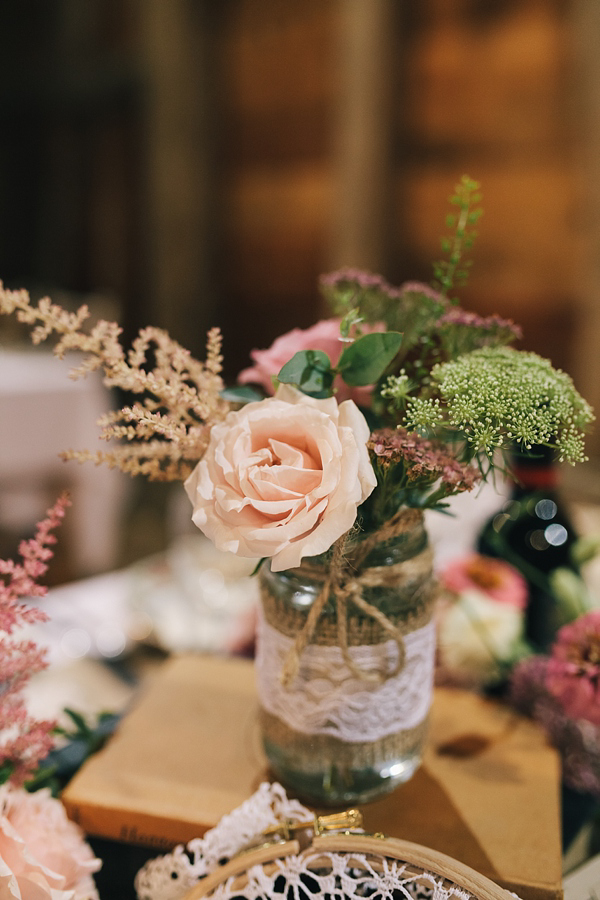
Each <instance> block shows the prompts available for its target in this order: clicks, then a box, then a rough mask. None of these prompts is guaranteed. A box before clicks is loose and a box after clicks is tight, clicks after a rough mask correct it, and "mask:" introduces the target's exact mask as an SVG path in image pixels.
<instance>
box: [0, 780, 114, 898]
mask: <svg viewBox="0 0 600 900" xmlns="http://www.w3.org/2000/svg"><path fill="white" fill-rule="evenodd" d="M0 803H1V806H0V809H1V813H0V897H2V898H6V900H13V898H14V900H98V892H97V891H96V887H95V885H94V880H93V878H92V872H97V871H98V869H99V868H100V866H101V865H102V863H101V861H100V860H99V859H96V858H95V857H94V854H93V852H92V850H91V848H90V847H89V846H88V844H86V842H85V840H84V838H83V834H82V831H81V829H80V828H79V826H78V825H76V824H75V823H74V822H71V821H70V820H69V819H68V818H67V814H66V813H65V809H64V807H63V805H62V803H61V802H60V800H56V799H55V798H54V797H52V796H51V795H50V791H49V790H47V789H44V790H40V791H37V792H35V793H33V794H29V793H27V792H26V791H25V790H23V789H14V788H13V789H10V788H6V787H5V788H3V789H2V793H1V794H0Z"/></svg>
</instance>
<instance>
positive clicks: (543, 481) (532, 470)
mask: <svg viewBox="0 0 600 900" xmlns="http://www.w3.org/2000/svg"><path fill="white" fill-rule="evenodd" d="M512 471H513V475H514V479H515V482H516V484H517V486H519V487H524V488H528V489H530V490H536V491H537V490H543V489H544V488H555V487H557V485H558V472H557V470H556V466H548V465H540V466H520V465H519V464H518V463H517V464H515V465H514V466H513V470H512Z"/></svg>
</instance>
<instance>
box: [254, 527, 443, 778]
mask: <svg viewBox="0 0 600 900" xmlns="http://www.w3.org/2000/svg"><path fill="white" fill-rule="evenodd" d="M282 580H283V581H286V580H287V581H288V582H289V584H292V586H294V585H295V586H301V585H302V584H303V582H304V583H306V584H307V585H310V589H311V592H312V594H313V602H311V603H306V602H305V603H304V605H303V606H298V605H294V604H293V603H290V600H289V591H290V590H291V589H292V588H290V587H289V584H288V590H283V591H282V590H278V587H279V586H281V583H282ZM292 592H293V591H292ZM434 597H435V581H434V578H433V574H432V553H431V550H430V548H429V546H428V544H427V535H426V532H425V530H424V526H423V515H422V513H421V512H420V511H417V510H403V511H402V512H401V513H400V514H399V515H398V516H396V517H395V519H394V520H393V521H392V523H390V524H389V525H388V526H386V528H385V530H382V531H380V532H378V533H376V534H372V535H369V536H368V537H367V538H366V539H364V540H362V541H360V540H359V541H352V538H351V537H350V539H348V540H344V539H342V540H341V541H339V542H338V543H337V544H336V545H335V546H334V549H333V553H332V554H331V557H330V559H329V560H328V561H319V562H315V561H312V560H309V561H306V562H305V563H303V565H302V566H300V567H299V568H298V569H294V570H290V571H289V572H287V573H276V574H273V573H270V572H267V573H265V574H264V575H263V577H262V578H261V601H262V616H261V618H262V622H263V623H264V624H263V625H262V630H263V635H264V632H265V629H266V630H267V631H268V632H269V634H271V635H273V634H274V632H277V634H278V635H281V636H282V638H281V641H280V643H283V644H284V645H285V643H286V641H285V639H286V638H287V639H288V640H287V645H288V649H287V650H286V652H285V657H284V659H283V665H281V667H280V671H279V672H278V674H277V676H276V677H278V678H279V679H280V680H281V682H282V684H283V688H282V689H281V690H284V691H285V690H289V691H290V697H291V692H292V690H293V688H294V687H296V689H297V686H298V683H299V681H300V680H301V678H302V669H303V655H304V654H305V652H307V650H309V649H313V652H315V653H317V652H318V651H317V650H315V649H314V648H338V649H339V654H340V662H342V661H343V663H345V665H346V666H347V668H348V670H349V671H348V674H349V675H351V676H353V677H354V678H356V679H359V680H360V681H361V682H362V683H363V685H364V688H365V690H372V691H373V696H374V702H376V699H375V698H376V697H377V691H378V688H379V686H380V685H381V684H382V683H383V682H385V681H386V680H388V679H390V678H393V677H394V676H397V675H398V673H401V672H402V669H403V666H404V664H405V639H409V636H412V635H414V634H415V633H418V632H422V633H425V631H426V630H428V629H427V628H426V626H429V625H430V623H431V619H432V613H433V602H434ZM270 629H273V630H274V631H270ZM259 634H260V629H259ZM431 634H433V631H432V629H431ZM390 641H393V642H395V644H396V646H397V648H398V649H397V653H396V654H395V665H394V666H393V668H392V669H391V670H390V669H389V668H387V669H386V670H385V671H381V670H379V671H377V670H375V671H374V670H373V668H372V667H370V668H367V669H361V666H360V663H357V657H356V654H355V653H354V652H353V650H352V648H361V650H362V651H363V655H364V651H365V648H369V647H372V648H374V649H375V648H379V647H381V646H382V645H386V646H389V644H390ZM431 642H432V639H430V640H429V645H430V646H431ZM428 653H430V651H429V650H428ZM359 655H360V654H359ZM367 655H368V654H367ZM430 655H431V657H432V655H433V653H432V651H431V654H430ZM257 661H258V665H259V666H260V665H261V649H260V645H259V653H258V659H257ZM432 666H433V659H432V658H431V667H432ZM430 674H431V678H429V682H430V683H429V684H425V683H424V684H423V685H422V690H423V691H424V692H426V691H429V692H431V680H432V671H431V673H430ZM271 675H272V673H271ZM426 680H427V679H426ZM260 682H261V677H260V673H259V694H260ZM280 696H281V695H280ZM261 704H262V705H261V712H260V721H261V728H262V733H263V738H264V740H265V744H266V745H269V744H271V745H275V746H277V747H278V748H281V750H282V751H283V752H284V754H286V756H287V757H288V758H289V759H293V760H294V761H295V764H296V765H297V766H298V767H299V768H300V769H303V770H305V771H310V770H312V771H321V770H324V769H325V768H326V767H327V766H328V765H331V763H332V761H334V762H335V765H336V766H337V767H338V768H340V769H345V768H348V767H355V768H356V767H358V768H369V767H377V766H380V765H381V764H382V762H383V761H385V760H393V759H395V758H399V757H402V756H403V755H405V754H406V753H410V752H411V750H412V748H415V747H420V746H422V743H423V740H424V736H425V732H426V729H427V715H424V717H423V718H422V719H421V720H420V721H418V722H417V723H415V724H413V725H412V726H411V727H401V728H398V729H397V730H395V731H394V733H391V734H385V735H383V736H376V737H375V739H368V738H367V739H364V740H360V741H356V740H345V739H344V740H340V738H339V737H337V736H335V735H333V734H331V733H318V730H317V731H315V730H313V731H312V732H311V733H310V735H308V734H307V732H306V730H305V729H304V727H302V728H294V727H292V726H291V725H290V724H289V717H288V716H286V715H284V716H282V715H277V714H274V713H273V711H270V710H269V709H268V708H266V707H268V706H271V707H272V706H273V704H272V703H266V702H262V699H261ZM284 719H288V721H287V722H286V721H284Z"/></svg>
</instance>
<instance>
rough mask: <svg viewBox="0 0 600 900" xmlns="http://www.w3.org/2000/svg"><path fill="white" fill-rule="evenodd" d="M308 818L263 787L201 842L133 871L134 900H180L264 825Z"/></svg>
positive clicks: (278, 789) (279, 791) (274, 788)
mask: <svg viewBox="0 0 600 900" xmlns="http://www.w3.org/2000/svg"><path fill="white" fill-rule="evenodd" d="M313 815H314V814H313V813H312V812H311V811H310V810H309V809H307V808H306V807H305V806H303V805H302V804H301V803H299V802H298V801H297V800H290V799H289V798H288V796H287V794H286V792H285V790H284V789H283V787H282V786H281V785H280V784H277V783H274V784H268V783H267V782H263V784H261V785H260V787H259V788H258V790H257V791H256V792H255V793H254V794H252V796H251V797H249V798H248V800H246V801H245V802H244V803H242V804H241V806H238V807H237V809H234V810H233V812H230V813H228V814H227V815H226V816H223V818H222V819H221V821H220V822H219V823H218V824H217V825H215V827H214V828H212V829H210V831H207V832H206V833H205V835H204V837H201V838H194V839H193V840H192V841H190V842H189V843H188V844H187V847H186V848H184V847H183V846H178V847H176V848H175V849H174V850H173V852H172V853H167V854H166V855H165V856H160V857H157V858H156V859H151V860H149V862H147V863H146V864H145V865H144V866H143V867H142V868H141V869H140V871H139V872H138V874H137V875H136V879H135V889H136V891H137V895H138V898H139V900H179V898H181V897H183V896H184V895H185V893H186V891H188V890H190V888H191V887H193V885H194V884H195V883H196V882H197V881H198V879H199V878H202V877H204V876H205V875H207V874H208V873H209V872H211V871H212V870H213V869H215V868H216V867H217V866H218V865H219V862H222V861H223V860H224V859H231V857H232V856H235V855H236V853H239V851H240V850H241V849H242V848H243V847H246V846H247V845H248V844H249V843H251V841H252V840H253V839H254V838H256V837H257V836H259V835H261V834H262V833H263V832H264V831H265V830H266V829H267V828H269V826H271V825H278V824H279V823H281V822H283V821H285V820H289V821H291V822H306V821H312V819H313Z"/></svg>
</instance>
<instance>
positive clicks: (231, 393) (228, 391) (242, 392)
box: [221, 384, 263, 403]
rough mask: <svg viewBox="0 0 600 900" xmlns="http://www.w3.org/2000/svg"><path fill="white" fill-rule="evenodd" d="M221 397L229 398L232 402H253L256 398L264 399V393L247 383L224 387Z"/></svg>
mask: <svg viewBox="0 0 600 900" xmlns="http://www.w3.org/2000/svg"><path fill="white" fill-rule="evenodd" d="M221 397H223V399H224V400H229V402H230V403H252V402H254V401H256V400H262V399H263V395H262V394H261V393H260V391H257V390H256V389H255V388H253V387H250V386H249V385H247V384H240V385H234V386H233V387H228V388H224V390H222V391H221Z"/></svg>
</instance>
